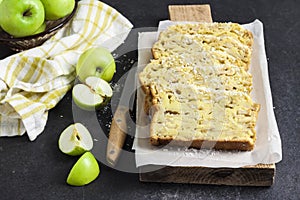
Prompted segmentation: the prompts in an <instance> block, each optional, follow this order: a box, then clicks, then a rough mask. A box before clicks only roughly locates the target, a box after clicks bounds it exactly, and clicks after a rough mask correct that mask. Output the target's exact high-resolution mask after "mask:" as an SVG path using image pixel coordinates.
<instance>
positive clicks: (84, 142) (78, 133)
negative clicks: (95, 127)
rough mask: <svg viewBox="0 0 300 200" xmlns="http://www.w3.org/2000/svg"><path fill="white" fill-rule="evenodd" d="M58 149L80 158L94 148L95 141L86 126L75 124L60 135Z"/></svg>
mask: <svg viewBox="0 0 300 200" xmlns="http://www.w3.org/2000/svg"><path fill="white" fill-rule="evenodd" d="M58 147H59V149H60V150H61V151H62V152H63V153H65V154H68V155H71V156H78V155H81V154H83V153H84V152H86V151H90V150H91V149H92V148H93V139H92V136H91V134H90V132H89V131H88V129H87V128H86V127H85V126H83V125H82V124H81V123H75V124H71V125H70V126H68V127H67V128H66V129H65V130H64V131H63V132H62V133H61V134H60V137H59V140H58Z"/></svg>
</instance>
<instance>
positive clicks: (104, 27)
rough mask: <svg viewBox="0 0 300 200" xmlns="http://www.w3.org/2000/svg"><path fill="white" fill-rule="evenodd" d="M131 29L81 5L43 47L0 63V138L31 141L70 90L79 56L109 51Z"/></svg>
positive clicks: (116, 16) (94, 6) (96, 6)
mask: <svg viewBox="0 0 300 200" xmlns="http://www.w3.org/2000/svg"><path fill="white" fill-rule="evenodd" d="M131 28H132V24H131V23H130V22H129V21H128V20H127V19H126V18H125V17H124V16H122V15H121V14H120V13H119V12H117V11H116V10H115V9H113V8H112V7H110V6H108V5H106V4H104V3H102V2H100V1H97V0H82V1H79V3H78V8H77V11H76V14H75V16H74V18H73V19H72V21H71V22H70V23H69V24H68V25H67V26H66V27H64V28H63V29H61V30H60V31H59V32H57V34H56V35H54V36H53V37H52V38H50V39H49V40H48V41H47V42H45V43H44V44H43V45H42V46H39V47H36V48H33V49H30V50H27V51H23V52H20V53H17V54H14V55H12V56H10V57H7V58H5V59H3V60H0V136H16V135H23V134H24V133H27V135H28V137H29V139H30V140H31V141H33V140H35V139H36V137H37V136H38V135H39V134H40V133H42V132H43V130H44V127H45V125H46V122H47V117H48V111H49V109H51V108H53V107H54V106H55V105H56V104H57V103H58V102H59V101H60V100H61V99H62V98H63V96H64V95H65V94H66V92H67V91H68V90H69V89H70V88H71V87H72V84H73V83H74V79H75V65H76V62H77V60H78V58H79V56H80V54H82V53H83V52H84V51H85V50H87V49H88V48H91V47H93V46H99V45H101V46H104V47H106V48H108V49H109V50H111V51H113V50H114V49H115V48H117V47H118V46H119V45H120V44H121V43H122V42H124V40H125V38H126V37H127V35H128V33H129V32H130V30H131Z"/></svg>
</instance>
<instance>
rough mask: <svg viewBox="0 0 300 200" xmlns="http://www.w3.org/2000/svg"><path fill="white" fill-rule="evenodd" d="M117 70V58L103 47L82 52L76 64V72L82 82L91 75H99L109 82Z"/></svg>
mask: <svg viewBox="0 0 300 200" xmlns="http://www.w3.org/2000/svg"><path fill="white" fill-rule="evenodd" d="M115 71H116V63H115V60H114V58H113V56H112V54H111V53H110V51H108V50H107V49H105V48H103V47H93V48H90V49H88V50H87V51H85V52H84V53H83V54H81V56H80V57H79V60H78V62H77V65H76V73H77V75H78V78H79V80H80V81H82V82H84V81H85V79H86V78H87V77H89V76H97V77H99V78H101V79H103V80H105V81H107V82H109V81H111V79H112V77H113V76H114V73H115Z"/></svg>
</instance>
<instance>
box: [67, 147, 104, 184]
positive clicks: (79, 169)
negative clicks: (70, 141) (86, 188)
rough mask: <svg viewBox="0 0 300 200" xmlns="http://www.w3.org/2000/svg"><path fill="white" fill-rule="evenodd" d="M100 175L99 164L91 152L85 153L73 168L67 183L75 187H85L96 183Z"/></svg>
mask: <svg viewBox="0 0 300 200" xmlns="http://www.w3.org/2000/svg"><path fill="white" fill-rule="evenodd" d="M99 173H100V168H99V164H98V162H97V160H96V158H95V157H94V155H93V154H92V153H91V152H89V151H88V152H85V153H84V154H83V155H82V156H81V157H80V158H79V159H78V160H77V162H76V163H75V164H74V166H73V167H72V169H71V171H70V173H69V175H68V178H67V183H68V184H69V185H73V186H83V185H87V184H89V183H91V182H92V181H94V180H95V179H96V178H97V177H98V176H99Z"/></svg>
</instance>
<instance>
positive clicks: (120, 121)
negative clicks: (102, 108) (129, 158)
mask: <svg viewBox="0 0 300 200" xmlns="http://www.w3.org/2000/svg"><path fill="white" fill-rule="evenodd" d="M127 112H128V108H127V107H125V106H121V105H119V106H118V107H117V109H116V112H115V114H114V117H113V120H112V123H111V126H110V132H109V138H108V143H107V149H106V159H107V162H108V163H109V164H110V165H112V166H115V165H116V163H117V161H118V158H119V156H120V153H121V151H122V147H123V145H124V142H125V139H126V132H127V123H126V115H127Z"/></svg>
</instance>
